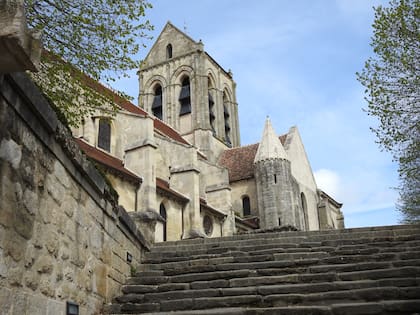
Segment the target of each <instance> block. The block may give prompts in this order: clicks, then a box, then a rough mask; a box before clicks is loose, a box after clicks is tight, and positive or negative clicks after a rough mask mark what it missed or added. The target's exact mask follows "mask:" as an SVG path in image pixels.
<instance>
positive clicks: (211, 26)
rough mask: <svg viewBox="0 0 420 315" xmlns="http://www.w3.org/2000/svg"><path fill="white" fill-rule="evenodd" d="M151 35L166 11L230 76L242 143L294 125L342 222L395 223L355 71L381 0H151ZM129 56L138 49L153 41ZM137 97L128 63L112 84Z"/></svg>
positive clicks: (393, 170) (387, 166) (388, 183)
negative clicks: (268, 125) (267, 125)
mask: <svg viewBox="0 0 420 315" xmlns="http://www.w3.org/2000/svg"><path fill="white" fill-rule="evenodd" d="M151 2H152V4H153V9H151V10H148V11H147V12H146V14H147V18H148V19H149V20H150V21H151V23H152V24H153V25H154V26H155V31H154V32H153V33H152V35H153V37H154V39H156V38H157V36H158V35H159V33H160V31H161V30H162V28H163V27H164V25H165V23H166V22H167V21H168V20H170V21H171V22H172V23H173V24H174V25H175V26H177V27H178V28H179V29H181V30H184V31H186V33H187V34H188V35H189V36H190V37H192V38H193V39H194V40H197V41H198V40H199V39H201V40H202V41H203V43H204V49H205V50H206V51H207V52H208V53H209V54H210V55H211V56H212V57H213V58H214V59H215V60H217V61H218V62H219V64H220V65H221V66H222V67H224V68H225V69H226V70H228V69H231V70H232V72H233V78H234V80H235V81H236V83H237V100H238V104H239V119H240V127H241V139H242V140H241V141H242V145H245V144H250V143H255V142H259V140H260V137H261V134H262V129H263V126H264V121H265V117H266V116H267V115H268V116H270V119H271V121H272V123H273V126H274V128H275V129H276V131H277V133H279V134H282V133H286V132H287V131H288V129H289V128H290V127H291V126H294V125H296V126H297V127H298V129H299V131H300V133H301V136H302V139H303V142H304V144H305V148H306V152H307V155H308V157H309V160H310V162H311V165H312V169H313V171H314V173H315V177H316V181H317V184H318V186H319V187H320V188H321V189H323V190H325V191H326V192H327V193H328V194H330V195H331V196H333V197H334V198H335V199H336V200H337V201H339V202H342V203H344V206H343V211H344V214H345V224H346V227H358V226H374V225H388V224H397V223H398V221H399V219H400V217H399V213H398V212H397V211H396V210H395V202H396V200H397V197H398V193H397V192H396V191H395V190H394V189H392V187H396V186H397V185H398V177H397V165H396V164H395V163H393V162H392V158H391V156H390V154H388V153H386V152H381V151H380V149H379V148H378V145H377V144H376V143H375V136H374V135H373V133H372V132H371V131H370V130H369V127H371V126H374V125H375V124H376V120H375V119H374V118H372V117H369V116H368V115H367V114H366V113H365V112H363V111H362V108H363V107H366V102H365V100H364V89H363V87H362V86H361V85H360V83H359V82H358V81H357V80H356V75H355V73H356V71H360V70H361V69H362V67H363V64H364V62H365V60H366V59H367V58H368V56H369V55H370V54H371V53H372V52H371V47H370V46H369V42H370V37H371V35H372V27H371V24H372V22H373V18H374V12H373V9H372V7H373V6H376V5H378V4H386V3H387V2H386V1H380V0H294V1H286V0H260V1H255V0H253V1H251V0H199V1H198V0H176V1H170V0H154V1H153V0H152V1H151ZM144 44H146V45H147V48H146V49H144V50H143V51H142V52H141V53H140V54H139V56H138V58H139V59H141V58H144V57H145V55H146V54H147V52H148V50H149V48H150V47H151V45H152V44H153V40H152V41H144ZM115 87H116V88H118V89H122V90H124V91H125V92H126V93H127V94H129V95H131V96H133V97H134V99H135V100H137V95H138V83H137V77H136V75H135V71H133V72H132V76H131V78H129V79H124V80H121V81H119V82H117V84H116V85H115Z"/></svg>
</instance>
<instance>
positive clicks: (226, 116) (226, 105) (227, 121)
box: [223, 92, 232, 146]
mask: <svg viewBox="0 0 420 315" xmlns="http://www.w3.org/2000/svg"><path fill="white" fill-rule="evenodd" d="M223 116H224V119H225V139H226V144H227V145H228V146H232V141H231V140H230V113H229V99H228V96H227V94H226V92H224V93H223Z"/></svg>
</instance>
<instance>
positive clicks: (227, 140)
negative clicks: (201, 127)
mask: <svg viewBox="0 0 420 315" xmlns="http://www.w3.org/2000/svg"><path fill="white" fill-rule="evenodd" d="M226 144H227V146H228V147H232V142H231V141H230V137H229V135H226Z"/></svg>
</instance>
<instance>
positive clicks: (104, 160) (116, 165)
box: [75, 138, 142, 183]
mask: <svg viewBox="0 0 420 315" xmlns="http://www.w3.org/2000/svg"><path fill="white" fill-rule="evenodd" d="M75 140H76V142H77V144H78V145H79V146H80V148H81V149H82V151H83V152H84V153H85V154H86V155H87V156H88V157H90V158H91V159H93V160H95V161H96V162H98V163H100V164H102V165H104V166H106V167H109V168H110V169H112V170H114V171H116V172H118V173H119V174H120V175H122V176H124V177H126V178H128V179H129V180H131V181H133V182H137V183H140V182H141V181H142V179H141V177H140V176H137V175H136V174H134V173H133V172H131V171H129V170H128V169H126V168H125V167H124V163H123V161H122V160H120V159H118V158H116V157H114V156H112V155H110V154H108V153H106V152H104V151H102V150H99V149H98V148H95V147H94V146H92V145H90V144H88V143H87V142H85V141H84V140H82V139H77V138H76V139H75Z"/></svg>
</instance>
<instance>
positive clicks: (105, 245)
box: [0, 73, 148, 315]
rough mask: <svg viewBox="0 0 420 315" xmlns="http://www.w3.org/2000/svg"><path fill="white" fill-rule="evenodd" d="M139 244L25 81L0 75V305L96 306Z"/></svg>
mask: <svg viewBox="0 0 420 315" xmlns="http://www.w3.org/2000/svg"><path fill="white" fill-rule="evenodd" d="M145 248H148V244H147V241H146V240H145V239H144V237H143V234H142V233H141V232H140V231H139V230H138V229H137V228H136V226H135V224H134V223H133V221H132V220H131V219H130V217H129V216H128V215H127V213H126V212H125V210H124V209H123V208H122V207H118V206H117V202H116V199H115V197H113V196H112V190H111V189H110V188H109V186H108V185H107V184H106V182H105V180H104V178H103V177H102V175H101V174H100V173H98V171H97V170H96V169H95V168H94V166H93V165H92V164H91V163H90V162H88V161H87V160H86V159H85V157H84V156H83V155H82V154H81V152H80V150H79V149H78V147H77V145H76V144H75V143H74V142H73V140H72V137H71V134H70V132H69V130H67V129H66V128H65V127H64V126H63V124H61V123H60V122H59V120H58V119H57V117H56V115H55V112H54V111H53V110H52V109H51V108H50V106H49V104H48V102H47V101H46V99H45V98H44V97H43V96H42V95H41V93H40V92H39V90H38V89H37V87H36V86H35V85H34V84H33V83H32V81H31V80H30V79H29V78H28V77H27V76H26V75H25V74H23V73H15V74H7V75H3V74H0V305H1V309H0V313H1V314H16V315H22V314H31V315H36V314H39V315H46V314H51V315H53V314H54V315H57V314H65V310H66V302H67V301H72V302H75V303H77V304H78V305H79V307H80V314H99V313H100V312H101V309H102V307H103V304H104V303H106V302H110V301H111V299H112V297H114V296H115V295H116V294H117V293H118V292H119V290H120V285H121V284H122V283H124V282H125V279H126V277H127V276H129V275H130V272H132V271H133V268H132V267H131V266H132V265H134V266H135V265H137V264H138V262H139V261H140V257H141V255H142V251H143V250H144V249H145ZM127 253H129V254H130V255H131V256H132V262H131V265H130V264H129V263H128V262H127Z"/></svg>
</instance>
